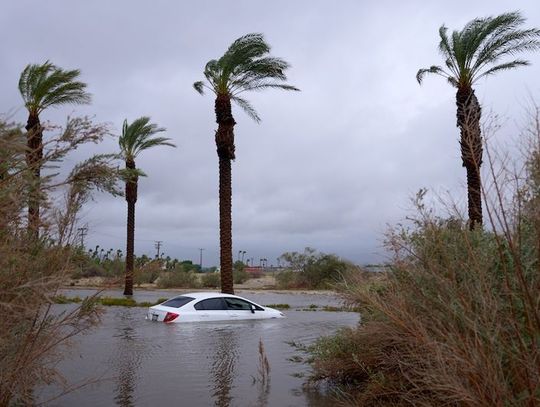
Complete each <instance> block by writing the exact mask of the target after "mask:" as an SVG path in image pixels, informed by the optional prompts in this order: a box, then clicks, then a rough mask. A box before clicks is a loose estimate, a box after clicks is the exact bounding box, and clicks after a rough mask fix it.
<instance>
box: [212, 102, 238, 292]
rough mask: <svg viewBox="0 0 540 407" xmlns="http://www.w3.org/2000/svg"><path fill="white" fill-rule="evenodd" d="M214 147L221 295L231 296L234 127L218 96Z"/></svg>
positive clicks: (225, 104)
mask: <svg viewBox="0 0 540 407" xmlns="http://www.w3.org/2000/svg"><path fill="white" fill-rule="evenodd" d="M215 113H216V122H217V123H218V130H217V132H216V147H217V154H218V157H219V247H220V267H221V292H222V293H226V294H234V287H233V254H232V171H231V160H234V158H235V155H234V150H235V147H234V125H235V124H236V122H235V121H234V118H233V116H232V112H231V100H230V98H229V97H228V96H224V95H218V97H217V98H216V103H215Z"/></svg>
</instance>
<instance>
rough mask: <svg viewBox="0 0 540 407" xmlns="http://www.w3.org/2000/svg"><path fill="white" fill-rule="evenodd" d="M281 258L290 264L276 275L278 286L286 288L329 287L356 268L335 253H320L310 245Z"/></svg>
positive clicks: (285, 254)
mask: <svg viewBox="0 0 540 407" xmlns="http://www.w3.org/2000/svg"><path fill="white" fill-rule="evenodd" d="M280 259H281V260H282V261H283V262H284V263H286V264H288V267H287V269H286V270H284V271H282V272H280V273H278V274H277V275H276V282H277V285H278V287H280V288H284V289H287V288H306V289H328V288H331V287H332V286H334V285H335V284H336V283H337V282H338V281H341V280H342V279H343V277H344V275H345V274H346V273H348V272H349V271H350V270H351V269H355V268H356V267H355V266H354V265H352V264H350V263H348V262H346V261H343V260H342V259H340V258H339V257H338V256H336V255H334V254H325V253H320V252H317V251H316V250H315V249H312V248H309V247H306V248H305V250H304V252H303V253H299V252H287V253H284V254H282V255H281V257H280Z"/></svg>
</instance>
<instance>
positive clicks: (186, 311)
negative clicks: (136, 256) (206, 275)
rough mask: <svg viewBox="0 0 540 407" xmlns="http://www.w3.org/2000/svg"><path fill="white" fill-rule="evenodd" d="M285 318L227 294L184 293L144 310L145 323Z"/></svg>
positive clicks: (269, 309)
mask: <svg viewBox="0 0 540 407" xmlns="http://www.w3.org/2000/svg"><path fill="white" fill-rule="evenodd" d="M271 318H285V315H283V313H282V312H280V311H278V310H276V309H273V308H270V307H263V306H262V305H259V304H256V303H254V302H253V301H249V300H247V299H245V298H242V297H239V296H237V295H231V294H220V293H188V294H182V295H179V296H178V297H174V298H171V299H169V300H167V301H165V302H162V303H161V304H158V305H154V306H152V307H150V308H149V309H148V314H147V315H146V319H148V320H150V321H158V322H167V323H169V322H173V323H177V322H178V323H181V322H201V321H234V320H242V319H271Z"/></svg>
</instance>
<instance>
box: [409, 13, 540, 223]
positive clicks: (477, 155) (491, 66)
mask: <svg viewBox="0 0 540 407" xmlns="http://www.w3.org/2000/svg"><path fill="white" fill-rule="evenodd" d="M524 22H525V19H524V18H523V17H521V14H520V13H519V12H512V13H505V14H501V15H499V16H496V17H486V18H477V19H474V20H472V21H470V22H469V23H467V24H466V25H465V27H464V28H463V29H462V30H461V31H453V32H452V35H451V36H450V37H449V36H448V34H447V28H446V27H445V26H444V25H443V26H442V27H441V28H440V29H439V36H440V38H441V41H440V43H439V51H440V52H441V54H442V56H443V58H444V59H445V61H444V62H445V66H446V68H442V67H440V66H431V67H429V68H427V69H420V70H419V71H418V73H417V75H416V79H417V80H418V83H421V82H422V79H423V77H424V75H425V74H427V73H431V74H435V75H439V76H442V77H443V78H445V79H446V80H447V81H448V82H449V83H450V84H451V85H452V86H453V87H455V88H456V89H457V92H456V105H457V127H459V129H460V132H461V139H460V147H461V160H462V163H463V166H464V167H465V169H466V171H467V195H468V212H469V227H470V229H471V230H472V229H474V228H475V226H481V225H482V196H481V185H482V184H481V179H480V166H481V165H482V135H481V130H480V118H481V114H482V111H481V107H480V104H479V103H478V99H477V98H476V95H475V93H474V88H473V85H474V84H475V83H476V82H477V81H478V80H479V79H481V78H484V77H487V76H490V75H493V74H495V73H497V72H500V71H504V70H509V69H513V68H517V67H519V66H524V65H528V64H529V62H528V61H526V60H523V59H513V60H510V61H505V62H501V59H503V58H505V57H513V56H514V55H515V54H518V53H520V52H524V51H532V50H536V49H538V48H539V46H540V43H539V41H538V40H539V38H540V30H538V29H527V30H522V29H520V28H519V27H520V26H521V25H522V24H523V23H524Z"/></svg>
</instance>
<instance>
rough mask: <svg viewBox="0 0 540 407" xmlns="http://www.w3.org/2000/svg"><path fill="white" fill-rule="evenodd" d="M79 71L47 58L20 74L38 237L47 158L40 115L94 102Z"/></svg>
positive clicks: (33, 228)
mask: <svg viewBox="0 0 540 407" xmlns="http://www.w3.org/2000/svg"><path fill="white" fill-rule="evenodd" d="M79 75H80V71H79V70H78V69H74V70H72V71H65V70H63V69H61V68H58V67H57V66H55V65H53V64H52V63H50V62H49V61H47V62H45V63H44V64H41V65H37V64H30V65H27V66H26V68H24V70H23V71H22V73H21V76H20V78H19V92H20V93H21V96H22V98H23V100H24V105H25V107H26V109H27V110H28V121H27V123H26V130H27V135H26V144H27V151H26V165H27V166H28V167H29V168H31V170H32V174H33V180H32V181H31V186H30V191H29V197H28V231H29V235H30V237H32V238H34V239H37V238H38V237H39V223H40V215H39V212H40V201H41V199H40V195H41V193H40V185H41V166H42V159H43V128H42V127H41V123H40V120H39V115H40V113H41V112H42V111H43V110H45V109H47V108H48V107H55V106H61V105H66V104H86V103H90V100H91V97H90V94H89V93H87V92H86V91H85V89H86V84H85V83H83V82H79V81H77V78H78V77H79Z"/></svg>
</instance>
